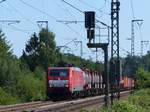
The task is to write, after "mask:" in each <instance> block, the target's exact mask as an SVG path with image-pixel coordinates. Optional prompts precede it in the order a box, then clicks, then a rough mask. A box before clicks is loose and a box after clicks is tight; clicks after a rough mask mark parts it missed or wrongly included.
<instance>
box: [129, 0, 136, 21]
mask: <svg viewBox="0 0 150 112" xmlns="http://www.w3.org/2000/svg"><path fill="white" fill-rule="evenodd" d="M130 5H131V10H132V17H133V19H135V14H134V8H133V1H132V0H130Z"/></svg>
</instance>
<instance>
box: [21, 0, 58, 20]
mask: <svg viewBox="0 0 150 112" xmlns="http://www.w3.org/2000/svg"><path fill="white" fill-rule="evenodd" d="M19 1H20V2H21V3H23V4H24V5H26V6H28V7H30V8H32V9H34V10H36V11H38V12H41V13H43V14H45V15H47V16H49V17H50V18H52V19H53V20H55V21H56V20H57V19H56V17H54V16H52V15H50V14H49V13H47V12H44V11H42V10H41V9H39V8H36V7H34V6H32V5H30V4H28V3H27V2H25V1H23V0H19Z"/></svg>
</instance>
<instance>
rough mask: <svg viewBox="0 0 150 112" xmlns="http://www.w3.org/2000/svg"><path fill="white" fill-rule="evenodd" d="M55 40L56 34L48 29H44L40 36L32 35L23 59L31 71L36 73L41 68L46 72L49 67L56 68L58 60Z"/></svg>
mask: <svg viewBox="0 0 150 112" xmlns="http://www.w3.org/2000/svg"><path fill="white" fill-rule="evenodd" d="M54 39H55V35H54V33H53V32H50V31H48V29H42V30H41V31H40V32H39V34H38V36H37V34H36V33H34V34H33V35H32V37H31V38H30V40H29V41H28V42H27V44H26V48H25V50H24V51H23V55H22V57H21V59H22V60H25V61H26V62H27V64H28V65H29V68H30V70H32V71H34V70H35V69H36V67H37V66H41V67H43V68H44V69H45V70H46V69H47V67H48V66H54V64H55V63H56V60H57V58H56V54H55V53H56V43H55V41H54Z"/></svg>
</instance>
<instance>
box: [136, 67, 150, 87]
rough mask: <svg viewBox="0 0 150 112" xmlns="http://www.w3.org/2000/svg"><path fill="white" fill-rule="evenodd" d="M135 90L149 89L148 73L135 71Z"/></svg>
mask: <svg viewBox="0 0 150 112" xmlns="http://www.w3.org/2000/svg"><path fill="white" fill-rule="evenodd" d="M136 87H137V88H149V87H150V72H148V71H146V70H144V69H143V68H139V69H138V71H137V82H136Z"/></svg>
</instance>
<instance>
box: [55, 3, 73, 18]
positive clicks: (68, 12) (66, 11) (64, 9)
mask: <svg viewBox="0 0 150 112" xmlns="http://www.w3.org/2000/svg"><path fill="white" fill-rule="evenodd" d="M54 3H55V4H56V5H57V6H58V7H59V8H61V9H62V10H63V11H64V12H65V13H66V14H69V15H70V17H73V18H74V19H75V16H74V15H73V14H72V13H71V12H70V11H69V10H68V9H67V8H66V7H65V5H62V6H63V7H62V6H61V5H60V4H58V3H57V2H56V1H54Z"/></svg>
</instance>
